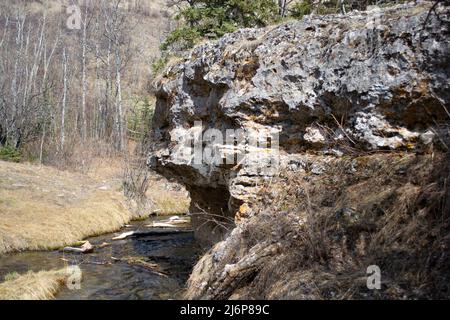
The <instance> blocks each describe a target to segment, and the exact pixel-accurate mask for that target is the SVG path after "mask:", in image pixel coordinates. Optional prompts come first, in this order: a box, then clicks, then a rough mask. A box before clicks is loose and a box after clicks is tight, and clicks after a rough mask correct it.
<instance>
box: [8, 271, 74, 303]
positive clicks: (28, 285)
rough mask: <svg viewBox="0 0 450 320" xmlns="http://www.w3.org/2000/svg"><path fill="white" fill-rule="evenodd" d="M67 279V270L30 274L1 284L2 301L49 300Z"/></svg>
mask: <svg viewBox="0 0 450 320" xmlns="http://www.w3.org/2000/svg"><path fill="white" fill-rule="evenodd" d="M66 279H67V274H66V272H65V270H52V271H41V272H37V273H35V272H31V271H30V272H28V273H25V274H23V275H19V276H17V277H16V278H14V279H12V280H8V281H5V282H3V283H0V300H49V299H53V298H54V297H55V295H56V293H57V292H58V291H59V290H60V289H61V288H62V286H63V285H64V284H65V281H66Z"/></svg>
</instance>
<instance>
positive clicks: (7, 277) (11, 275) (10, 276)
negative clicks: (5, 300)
mask: <svg viewBox="0 0 450 320" xmlns="http://www.w3.org/2000/svg"><path fill="white" fill-rule="evenodd" d="M18 277H20V274H18V273H17V272H15V271H14V272H10V273H8V274H7V275H5V277H4V280H5V281H12V280H15V279H17V278H18Z"/></svg>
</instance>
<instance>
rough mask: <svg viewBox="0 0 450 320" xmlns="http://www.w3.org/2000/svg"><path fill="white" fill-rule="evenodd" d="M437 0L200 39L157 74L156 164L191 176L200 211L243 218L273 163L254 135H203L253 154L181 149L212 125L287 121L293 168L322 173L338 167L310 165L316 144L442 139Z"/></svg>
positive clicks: (185, 178) (444, 93) (444, 47)
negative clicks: (202, 156) (437, 131)
mask: <svg viewBox="0 0 450 320" xmlns="http://www.w3.org/2000/svg"><path fill="white" fill-rule="evenodd" d="M430 6H431V4H430V3H429V2H421V3H419V4H418V5H414V4H406V5H399V6H395V7H391V8H388V9H383V11H381V12H380V11H379V10H372V11H368V12H354V13H351V14H348V15H332V16H309V17H306V18H305V19H303V20H302V21H295V22H287V23H284V24H281V25H278V26H275V27H269V28H266V29H243V30H240V31H238V32H235V33H232V34H228V35H226V36H224V37H223V38H221V39H220V40H218V41H216V42H210V43H206V44H203V45H200V46H198V47H196V48H195V49H194V50H193V51H192V52H190V53H189V54H188V55H187V56H186V57H185V59H184V61H183V62H182V63H179V64H177V65H176V66H173V67H171V68H170V69H169V70H168V71H167V72H166V74H165V76H164V77H163V78H162V80H160V82H159V83H158V84H157V98H158V100H157V106H156V113H155V117H154V123H153V132H152V151H151V155H150V159H149V163H150V165H151V166H152V167H153V168H155V169H156V170H157V171H159V172H161V173H162V174H164V175H166V176H169V177H175V178H177V179H179V180H180V181H181V182H183V183H184V184H186V185H187V187H188V190H189V191H190V192H191V195H192V201H193V210H195V212H197V211H198V208H197V207H195V204H198V205H199V206H200V207H202V208H203V209H204V210H206V211H208V212H210V213H213V214H216V215H228V216H229V217H230V218H231V219H234V214H235V213H236V212H237V209H238V208H239V206H240V205H242V203H245V202H252V201H255V199H256V196H255V193H254V191H255V190H257V185H258V183H259V182H260V181H261V179H267V177H270V176H271V175H272V173H273V172H269V173H267V172H260V171H259V170H258V168H257V167H258V164H259V163H258V161H259V160H257V161H252V156H251V155H252V152H251V151H250V152H249V149H248V141H242V142H240V143H238V145H237V146H232V145H229V144H228V145H227V144H226V143H225V142H223V143H217V142H214V143H212V142H208V141H204V143H203V148H205V147H208V146H209V147H211V146H213V147H214V148H215V150H218V152H221V153H222V154H226V153H227V152H228V153H230V152H231V153H236V154H238V153H242V152H244V153H246V152H247V154H246V156H245V160H244V161H243V162H242V163H236V164H234V165H226V164H223V165H216V164H208V163H205V162H202V163H200V164H195V163H194V158H193V156H188V157H185V158H183V157H180V154H182V153H183V152H186V151H187V150H188V149H187V147H186V145H184V144H182V143H180V142H179V141H180V137H185V136H187V135H189V134H192V135H196V134H197V135H199V134H201V132H198V131H202V130H203V131H204V130H205V129H207V128H215V129H218V130H220V131H221V132H225V131H226V130H227V129H242V130H244V131H245V133H246V134H247V135H250V136H251V135H257V134H259V133H261V132H276V133H278V134H279V138H280V139H279V147H280V164H281V167H283V166H285V167H288V168H291V169H295V170H305V169H308V170H311V171H312V172H313V173H315V174H321V173H322V172H323V171H324V170H325V169H326V166H324V165H323V164H321V163H320V161H319V162H317V161H316V162H314V163H312V164H307V163H308V160H307V159H306V158H307V156H306V155H305V152H307V151H311V152H323V153H324V154H331V155H332V156H333V154H334V156H342V154H343V153H345V150H344V149H345V148H344V149H342V148H340V146H350V147H352V148H355V149H365V150H383V149H387V150H394V149H400V150H402V149H404V150H411V149H415V148H416V146H418V145H419V144H420V143H426V144H429V143H431V142H432V141H433V139H434V135H432V134H430V132H432V131H429V130H431V129H432V127H434V126H436V125H439V124H440V122H442V120H443V119H447V118H446V117H447V114H446V110H445V108H447V110H448V109H450V108H449V102H450V80H449V73H450V69H449V66H450V58H449V57H450V42H449V41H448V38H449V37H448V36H449V24H448V14H449V10H448V7H439V8H438V10H437V12H438V14H439V17H437V16H436V15H434V14H433V15H431V16H430V19H429V21H428V23H427V25H426V27H425V28H424V26H423V23H424V21H425V19H426V16H427V14H428V10H429V8H430ZM195 121H202V125H203V128H202V129H200V130H199V129H198V128H196V127H195V126H194V123H195ZM223 157H225V156H223ZM305 157H306V158H305ZM198 223H199V224H201V221H200V222H198ZM219 229H220V228H219ZM208 232H209V231H206V232H205V233H206V234H207V233H208Z"/></svg>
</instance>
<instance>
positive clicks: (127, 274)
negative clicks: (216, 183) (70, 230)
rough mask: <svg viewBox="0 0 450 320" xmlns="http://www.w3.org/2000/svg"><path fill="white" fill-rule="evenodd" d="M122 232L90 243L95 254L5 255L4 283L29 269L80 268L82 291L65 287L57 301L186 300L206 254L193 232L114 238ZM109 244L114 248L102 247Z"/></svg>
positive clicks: (1, 263) (140, 225)
mask: <svg viewBox="0 0 450 320" xmlns="http://www.w3.org/2000/svg"><path fill="white" fill-rule="evenodd" d="M155 219H156V218H152V219H150V220H147V221H144V222H135V223H133V224H132V226H131V227H129V228H126V229H124V230H121V232H126V231H132V230H138V231H146V230H149V229H148V228H146V227H144V225H146V224H149V223H150V222H152V221H154V220H155ZM121 232H118V233H115V234H108V235H103V236H99V237H94V238H90V239H87V240H89V242H90V243H91V244H93V245H95V246H96V248H95V251H94V253H91V254H84V255H77V254H67V253H64V254H63V253H62V252H60V251H47V252H24V253H18V254H11V255H6V256H3V257H0V279H3V278H4V276H5V275H6V274H8V273H10V272H18V273H20V274H22V273H25V272H27V271H29V270H33V271H41V270H51V269H61V268H64V267H65V266H67V265H72V264H76V265H78V266H79V267H80V268H81V271H82V277H83V280H82V282H81V289H79V290H70V289H68V288H67V287H64V289H62V290H61V291H60V292H59V293H58V295H57V296H56V299H96V300H102V299H108V300H114V299H124V300H129V299H177V298H180V297H181V294H182V292H183V290H184V287H185V284H186V280H187V278H188V276H189V273H190V272H191V270H192V267H193V265H194V264H195V262H196V261H197V260H198V257H199V254H200V248H199V246H198V245H197V243H196V242H195V239H194V235H193V233H192V232H189V231H188V230H186V229H185V230H184V232H180V233H171V234H148V235H144V234H141V235H139V236H133V237H129V238H127V239H124V240H119V241H112V240H111V239H112V238H113V237H114V236H115V235H118V234H119V233H121ZM103 243H108V244H109V245H106V246H105V247H103V248H99V247H98V246H100V245H101V244H103ZM113 258H115V259H113ZM116 259H117V260H116ZM130 261H138V262H142V261H144V263H143V264H142V263H133V262H130ZM146 262H148V263H152V264H157V265H158V270H159V271H161V272H159V271H157V272H155V271H154V270H152V269H149V268H147V267H145V266H146V264H145V263H146Z"/></svg>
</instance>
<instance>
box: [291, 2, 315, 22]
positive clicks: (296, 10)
mask: <svg viewBox="0 0 450 320" xmlns="http://www.w3.org/2000/svg"><path fill="white" fill-rule="evenodd" d="M311 12H312V5H311V3H310V2H309V1H302V2H297V3H296V4H295V5H294V6H293V7H292V10H291V15H292V17H294V18H296V19H302V18H303V17H304V16H306V15H308V14H311Z"/></svg>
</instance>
